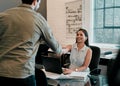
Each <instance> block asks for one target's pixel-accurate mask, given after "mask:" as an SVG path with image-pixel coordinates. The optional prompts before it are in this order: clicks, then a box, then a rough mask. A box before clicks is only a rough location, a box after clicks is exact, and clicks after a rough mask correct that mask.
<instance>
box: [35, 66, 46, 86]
mask: <svg viewBox="0 0 120 86" xmlns="http://www.w3.org/2000/svg"><path fill="white" fill-rule="evenodd" d="M35 77H36V86H48V82H47V78H46V75H45V73H44V72H43V71H42V70H40V69H37V68H35Z"/></svg>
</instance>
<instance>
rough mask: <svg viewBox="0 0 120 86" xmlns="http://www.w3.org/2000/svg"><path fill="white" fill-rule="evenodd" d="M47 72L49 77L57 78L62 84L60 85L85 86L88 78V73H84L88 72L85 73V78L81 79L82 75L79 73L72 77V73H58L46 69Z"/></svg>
mask: <svg viewBox="0 0 120 86" xmlns="http://www.w3.org/2000/svg"><path fill="white" fill-rule="evenodd" d="M45 74H46V76H47V78H48V79H55V80H56V81H57V82H58V83H59V84H60V86H75V85H76V86H84V85H85V82H86V80H87V79H88V76H87V75H88V74H87V73H84V75H85V74H86V75H85V76H86V77H85V78H84V80H83V79H80V77H78V76H79V75H78V76H77V77H75V76H74V77H71V76H72V75H63V74H56V73H52V72H46V71H45ZM74 74H75V73H74ZM74 74H73V75H74ZM81 74H83V73H81Z"/></svg>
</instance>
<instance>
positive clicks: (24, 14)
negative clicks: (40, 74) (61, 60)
mask: <svg viewBox="0 0 120 86" xmlns="http://www.w3.org/2000/svg"><path fill="white" fill-rule="evenodd" d="M40 1H41V0H22V4H21V5H20V6H18V7H15V8H11V9H8V10H6V11H4V12H3V13H0V82H1V84H3V85H4V86H7V84H8V85H10V86H36V81H35V75H34V74H35V56H36V53H37V50H38V47H39V44H40V42H41V41H40V40H41V39H43V40H44V41H45V42H46V44H47V45H48V46H49V47H50V48H51V49H52V50H53V51H54V52H56V53H57V54H61V51H62V49H61V46H60V45H59V44H58V42H57V41H56V39H55V38H54V36H53V34H52V32H51V29H50V27H49V25H48V24H47V22H46V20H45V19H44V18H43V17H42V16H41V15H40V14H39V13H37V12H36V10H37V9H38V8H39V4H40ZM41 83H42V82H41Z"/></svg>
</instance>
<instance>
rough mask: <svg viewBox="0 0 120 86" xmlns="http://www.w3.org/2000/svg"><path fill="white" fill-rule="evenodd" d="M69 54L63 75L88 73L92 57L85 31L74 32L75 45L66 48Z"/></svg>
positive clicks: (88, 85)
mask: <svg viewBox="0 0 120 86" xmlns="http://www.w3.org/2000/svg"><path fill="white" fill-rule="evenodd" d="M66 49H67V50H68V51H71V54H70V66H69V68H65V69H64V70H63V73H64V74H70V73H72V72H73V71H76V72H82V71H86V72H87V71H88V72H89V71H90V70H89V64H90V61H91V57H92V50H91V49H90V48H89V43H88V33H87V31H86V30H85V29H82V28H81V29H79V30H78V31H77V32H76V43H74V44H73V45H68V46H66ZM85 86H90V82H89V80H87V81H86V84H85Z"/></svg>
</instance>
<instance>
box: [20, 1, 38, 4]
mask: <svg viewBox="0 0 120 86" xmlns="http://www.w3.org/2000/svg"><path fill="white" fill-rule="evenodd" d="M33 1H34V0H22V3H24V4H32V2H33ZM38 1H39V0H37V2H38Z"/></svg>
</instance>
